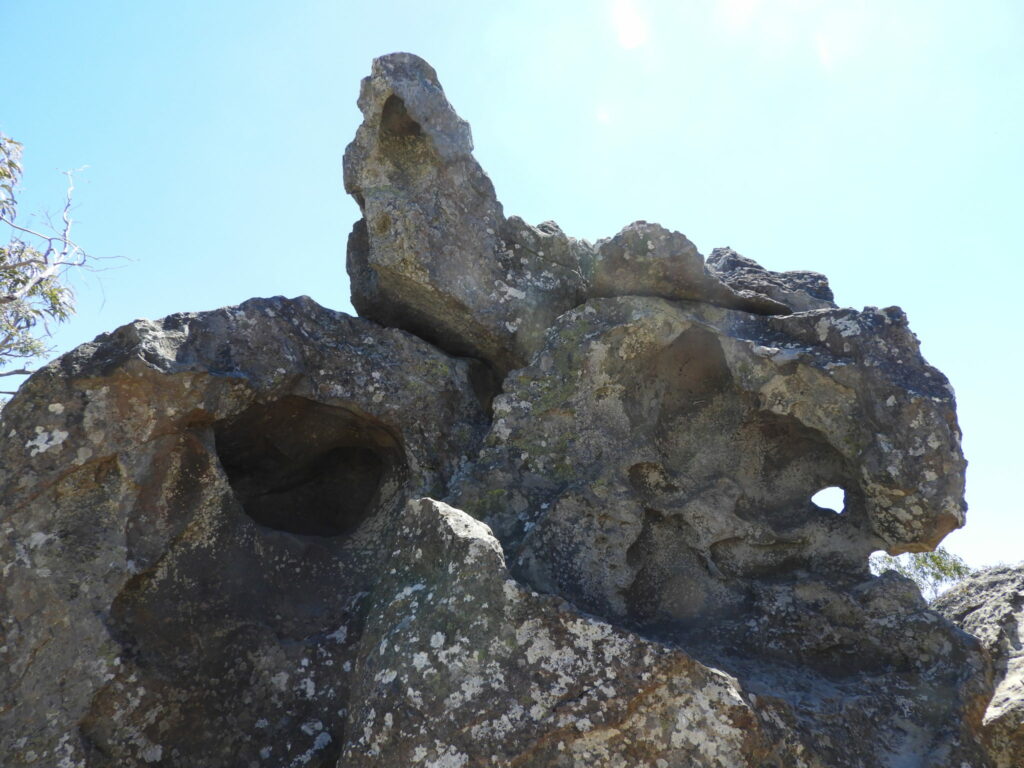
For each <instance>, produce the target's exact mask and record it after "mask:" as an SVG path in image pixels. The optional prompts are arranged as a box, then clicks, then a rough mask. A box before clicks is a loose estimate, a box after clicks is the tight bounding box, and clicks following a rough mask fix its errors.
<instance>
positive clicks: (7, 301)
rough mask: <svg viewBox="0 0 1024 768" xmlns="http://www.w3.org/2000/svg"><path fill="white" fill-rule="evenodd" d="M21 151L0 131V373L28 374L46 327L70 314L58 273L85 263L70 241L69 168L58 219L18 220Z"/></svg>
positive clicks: (42, 347)
mask: <svg viewBox="0 0 1024 768" xmlns="http://www.w3.org/2000/svg"><path fill="white" fill-rule="evenodd" d="M21 151H22V145H21V144H20V143H19V142H17V141H14V140H13V139H11V138H9V137H7V136H4V135H3V134H0V224H3V225H4V226H5V227H6V228H7V230H8V231H9V234H8V236H7V237H8V242H7V243H6V244H0V377H2V376H15V375H19V374H24V373H29V372H30V371H29V370H28V368H27V367H26V364H27V363H28V362H30V361H31V360H33V359H34V358H37V357H39V356H40V355H42V354H44V353H45V352H46V351H47V349H48V347H47V344H46V339H47V338H48V337H49V336H50V333H51V325H52V324H53V323H59V322H62V321H64V320H66V319H67V318H68V317H70V316H71V314H72V313H73V312H74V296H73V294H72V292H71V290H70V288H68V287H67V286H66V285H65V284H64V282H63V277H64V275H65V273H66V272H67V270H69V269H73V268H76V267H85V266H87V265H88V264H89V262H90V257H89V255H88V254H87V253H86V252H85V251H84V250H82V248H80V247H79V246H78V245H76V244H75V242H74V241H73V240H72V239H71V224H72V221H71V215H70V212H71V196H72V192H73V191H74V184H73V176H72V174H71V173H70V172H67V174H66V175H67V177H68V188H67V196H66V199H65V201H64V207H63V210H62V211H61V215H60V221H59V222H57V223H56V224H53V223H51V225H50V226H49V227H48V230H49V231H47V232H43V231H39V230H36V229H30V228H28V227H25V226H22V225H21V224H19V223H18V201H17V197H16V192H17V189H18V183H19V182H20V180H21V172H22V168H21ZM12 364H14V365H13V366H12ZM5 394H11V393H10V392H6V393H5Z"/></svg>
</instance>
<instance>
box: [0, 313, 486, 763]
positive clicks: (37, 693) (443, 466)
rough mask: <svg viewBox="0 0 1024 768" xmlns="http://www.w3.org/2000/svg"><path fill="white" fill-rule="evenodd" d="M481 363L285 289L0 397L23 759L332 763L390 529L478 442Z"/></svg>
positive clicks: (5, 534) (167, 325)
mask: <svg viewBox="0 0 1024 768" xmlns="http://www.w3.org/2000/svg"><path fill="white" fill-rule="evenodd" d="M473 365H475V364H472V363H469V362H467V361H464V360H455V359H453V358H450V357H448V356H447V355H444V354H443V353H441V352H439V351H437V350H436V349H434V348H432V347H431V346H429V345H428V344H426V343H425V342H422V341H420V340H419V339H417V338H415V337H413V336H411V335H409V334H407V333H405V332H403V331H396V330H388V329H382V328H380V327H379V326H377V325H376V324H374V323H371V322H369V321H365V320H358V319H353V318H350V317H346V316H345V315H340V314H338V313H336V312H330V311H328V310H325V309H323V308H321V307H319V306H317V305H316V304H314V303H313V302H312V301H310V300H308V299H299V300H296V301H287V300H284V299H268V300H253V301H249V302H247V303H245V304H243V305H241V306H240V307H236V308H229V309H224V310H219V311H216V312H210V313H204V314H198V315H195V314H193V315H174V316H172V317H169V318H167V319H165V320H163V321H161V322H159V323H150V322H147V321H139V322H136V323H133V324H132V325H129V326H125V327H124V328H121V329H119V330H118V331H116V332H114V333H113V334H110V335H108V336H101V337H100V338H99V339H97V341H96V342H95V343H93V344H88V345H85V346H83V347H80V348H79V349H77V350H76V351H75V352H73V353H71V354H70V355H67V356H65V357H64V358H62V359H60V360H58V361H57V362H56V363H54V364H51V365H50V366H49V367H48V368H46V369H44V370H43V371H41V372H40V373H38V374H36V375H35V376H34V377H33V378H32V379H31V381H29V382H28V383H27V384H26V385H25V387H24V388H23V389H22V390H21V392H20V394H19V395H18V397H16V398H15V399H14V400H13V401H12V402H11V403H10V405H9V406H8V407H6V408H5V409H4V410H3V413H2V415H3V434H4V437H5V440H4V442H3V445H2V451H3V452H2V454H0V456H2V458H0V467H2V469H0V497H2V498H3V514H2V517H0V534H2V537H0V563H2V564H3V590H2V592H0V627H2V631H3V642H2V643H0V691H2V694H0V695H2V697H3V698H2V700H0V755H3V756H4V762H3V764H4V765H5V766H8V765H47V766H50V765H53V766H55V765H58V764H60V765H90V766H124V765H143V764H147V763H154V764H158V765H174V766H179V765H182V766H183V765H224V766H235V765H250V764H261V765H263V764H268V763H267V761H268V760H269V764H272V765H289V764H291V763H292V762H293V761H298V762H295V764H296V765H298V764H303V763H304V764H306V765H329V764H333V762H334V760H335V759H336V756H337V753H338V750H339V749H340V748H341V734H342V730H343V729H342V726H341V724H342V723H343V722H344V708H345V706H346V705H347V701H348V674H347V671H346V670H345V669H344V666H345V664H346V662H348V663H349V664H351V662H350V661H349V659H350V657H351V656H352V654H353V653H354V652H353V650H352V647H351V646H352V645H353V644H354V643H358V618H353V617H357V616H358V613H359V607H358V603H359V599H360V597H359V596H360V594H361V593H362V592H363V591H365V590H366V589H367V588H368V586H369V585H370V584H372V582H373V581H374V579H376V577H377V576H376V574H377V571H378V570H379V568H380V563H381V562H382V560H385V559H386V558H387V557H388V556H389V551H385V550H384V549H382V547H384V546H385V544H384V541H383V539H382V537H381V536H380V534H379V528H380V526H381V525H382V523H383V521H384V519H385V518H386V516H387V513H388V512H389V511H391V510H394V509H399V510H400V509H401V508H402V507H403V506H404V504H405V501H406V499H407V498H409V497H410V496H412V497H416V496H421V495H424V494H433V495H444V493H445V488H446V483H447V480H448V478H449V476H450V475H451V474H452V473H453V471H454V470H455V468H456V467H457V466H458V465H459V464H460V463H461V462H464V461H466V460H467V458H468V457H469V455H471V454H472V452H473V446H474V445H475V443H476V442H477V439H478V436H479V435H480V433H481V428H482V426H483V424H484V412H483V407H482V404H481V403H480V401H479V399H478V397H477V396H476V394H475V392H474V390H473V386H472V381H471V379H472V370H471V369H472V367H473ZM262 750H268V752H267V755H263V754H262ZM314 758H315V759H314ZM62 761H63V762H62Z"/></svg>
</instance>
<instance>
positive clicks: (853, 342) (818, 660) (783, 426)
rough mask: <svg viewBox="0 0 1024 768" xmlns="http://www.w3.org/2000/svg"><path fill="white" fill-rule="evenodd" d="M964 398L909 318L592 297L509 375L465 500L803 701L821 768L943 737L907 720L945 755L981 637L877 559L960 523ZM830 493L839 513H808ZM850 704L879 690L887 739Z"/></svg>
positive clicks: (659, 631) (544, 579)
mask: <svg viewBox="0 0 1024 768" xmlns="http://www.w3.org/2000/svg"><path fill="white" fill-rule="evenodd" d="M953 408H954V404H953V398H952V394H951V392H950V390H949V388H948V386H947V383H946V381H945V378H944V377H943V376H942V375H941V374H940V373H939V372H938V371H936V370H935V369H933V368H931V367H929V366H928V365H927V364H926V363H924V361H923V360H922V359H921V358H920V355H919V353H918V351H917V346H916V341H915V340H914V339H913V336H912V334H910V333H909V331H908V330H907V328H906V323H905V318H904V316H903V315H902V313H900V312H898V311H896V310H866V311H864V312H860V313H858V312H854V311H852V310H824V311H818V312H811V313H803V314H794V315H789V316H784V317H780V316H771V317H762V316H757V315H751V314H748V313H742V312H736V311H731V310H726V309H722V308H719V307H714V306H711V305H709V304H704V303H692V302H668V301H665V300H662V299H653V298H646V297H644V298H641V297H620V298H613V299H593V300H590V301H588V302H587V303H586V304H584V305H583V306H581V307H578V308H576V309H574V310H572V311H570V312H568V313H566V314H565V315H563V316H562V317H561V318H559V320H558V321H557V323H556V324H555V326H554V327H553V328H552V330H551V332H550V333H549V336H548V340H547V344H546V346H545V347H544V348H543V349H542V350H541V351H540V352H539V353H538V354H537V356H536V357H535V360H534V363H533V364H532V365H530V366H528V367H526V368H523V369H521V370H518V371H515V372H514V373H512V374H511V375H510V376H509V377H508V379H506V382H505V386H504V392H503V394H502V395H500V396H499V397H498V398H496V400H495V402H494V414H495V421H494V426H493V427H492V429H491V432H490V434H489V435H488V436H487V439H486V441H485V444H484V448H483V450H482V451H481V454H480V457H479V458H478V459H477V461H476V462H475V463H474V464H473V465H471V466H468V467H467V469H466V472H465V474H464V475H462V476H460V478H459V479H458V480H457V483H456V492H455V493H454V494H453V496H452V503H454V504H456V505H457V506H460V507H461V508H463V509H465V510H466V511H467V512H469V513H470V514H472V515H473V516H474V517H477V518H480V519H482V520H484V521H486V522H487V523H488V524H489V525H491V526H492V528H493V529H494V531H495V533H496V535H497V536H498V538H499V539H500V540H501V541H502V543H503V544H504V545H505V551H506V553H507V555H508V557H509V562H510V565H511V570H512V572H513V573H514V574H515V575H516V576H517V577H518V578H519V579H520V580H522V581H523V582H525V583H527V584H530V585H531V586H533V587H534V588H535V589H537V590H539V591H543V592H547V593H551V594H557V595H561V596H563V597H566V598H567V599H569V600H571V601H572V602H573V604H575V605H577V606H579V607H580V608H582V609H583V610H585V611H589V612H592V613H594V614H596V615H599V616H602V617H604V618H606V619H607V620H609V621H611V622H614V623H616V624H619V625H624V626H629V627H632V628H634V629H635V630H636V631H638V632H640V633H642V634H644V635H645V636H648V637H653V638H657V639H659V640H661V641H663V642H668V643H673V644H678V645H679V646H681V647H682V648H685V649H686V650H687V651H688V652H690V653H693V654H695V655H696V656H697V657H698V658H700V659H702V660H704V661H707V662H708V663H712V664H713V665H714V666H716V667H718V668H720V669H724V670H726V671H727V672H729V673H730V674H734V675H735V676H736V677H737V678H738V679H739V680H740V682H741V683H742V684H743V685H744V686H749V687H750V689H751V690H756V691H758V692H759V693H765V692H770V693H771V695H773V696H775V697H778V698H780V699H782V700H785V701H788V702H789V703H790V705H791V706H792V710H791V711H790V714H789V716H790V717H792V719H793V721H794V722H798V723H799V725H798V726H795V727H797V728H798V731H799V733H800V734H801V736H800V738H801V739H804V740H805V741H804V743H805V745H806V749H807V750H808V753H809V754H816V755H818V756H819V759H821V760H822V761H823V763H824V764H826V765H865V766H867V765H885V764H887V763H886V761H887V760H894V759H895V757H894V755H895V754H897V753H899V752H900V751H901V750H907V749H911V748H913V749H918V748H919V746H912V745H914V744H919V742H920V741H921V739H931V738H932V737H930V736H927V732H928V731H927V728H926V727H924V726H920V725H919V726H916V727H914V728H910V727H909V726H908V725H907V723H906V722H901V724H900V725H899V726H896V725H893V726H892V727H891V728H890V727H889V726H888V725H886V724H887V723H893V722H894V721H893V720H892V718H893V717H895V713H896V712H898V711H905V712H911V711H912V712H913V715H910V716H909V718H908V720H909V721H910V722H915V723H919V724H923V723H926V722H934V721H937V720H942V721H945V722H948V723H960V724H961V726H958V728H954V729H951V730H950V731H949V732H948V734H947V738H948V741H946V742H936V743H933V744H932V746H931V747H930V748H929V749H934V750H938V751H937V752H936V754H938V753H940V752H942V750H949V751H950V752H951V753H956V754H960V755H962V756H969V755H970V754H971V753H970V749H971V747H970V746H969V745H970V743H971V738H972V737H971V731H970V728H969V727H968V726H967V725H966V723H967V722H969V718H968V716H967V714H966V713H967V711H968V710H969V709H970V708H971V707H972V706H974V702H975V699H976V698H977V697H978V696H982V695H983V693H984V682H983V677H984V675H983V670H984V661H983V659H982V658H981V656H980V654H979V651H978V648H977V646H976V644H974V643H972V642H971V641H970V640H969V639H967V638H966V637H965V636H963V635H962V634H961V633H959V632H957V631H956V629H955V628H954V627H952V626H951V625H949V624H947V623H945V622H941V621H937V620H936V617H935V616H934V614H931V613H930V612H928V611H927V609H926V607H925V605H924V603H923V602H922V601H921V599H920V596H919V595H918V594H917V593H916V590H913V589H911V590H910V591H909V592H907V591H906V590H903V589H902V588H901V587H900V586H899V585H898V584H894V583H893V582H891V581H881V582H880V581H879V580H878V579H874V578H872V577H871V576H870V575H869V574H868V572H867V565H866V563H867V557H868V555H869V553H870V552H871V551H873V550H877V549H881V548H884V549H888V550H889V551H893V552H899V551H907V550H918V549H925V548H928V547H931V546H934V545H935V544H936V543H937V542H938V541H939V540H941V538H942V537H943V536H944V535H945V534H946V533H947V532H948V531H949V530H951V529H953V528H955V527H957V526H958V525H960V524H962V522H963V513H964V504H963V470H964V461H963V457H962V455H961V453H960V447H959V432H958V430H957V429H956V422H955V415H954V410H953ZM830 486H838V487H841V488H843V489H844V490H845V491H846V507H845V509H844V510H843V512H842V514H839V515H837V514H835V513H834V512H832V511H831V510H825V509H821V508H818V507H817V506H815V505H814V504H813V503H812V502H811V497H812V496H813V495H814V494H815V492H817V491H818V490H820V489H822V488H824V487H830ZM939 648H943V649H945V651H944V652H943V654H941V655H940V654H938V651H937V649H939ZM925 649H931V650H925ZM953 658H955V659H956V662H955V663H951V660H952V659H953ZM879 676H884V679H885V683H884V686H879ZM835 686H840V687H841V689H842V691H843V693H842V694H841V695H840V694H838V693H837V692H836V688H835ZM936 688H940V689H941V690H942V691H943V694H942V695H935V694H934V693H933V692H932V691H934V690H935V689H936ZM896 691H899V694H898V695H897V694H896ZM819 697H820V698H819ZM844 698H849V699H853V700H857V701H868V700H874V701H876V704H874V705H873V706H874V707H877V709H875V710H874V714H872V715H870V716H868V714H867V713H866V711H861V712H860V714H859V715H858V717H863V718H866V720H865V722H875V723H877V724H878V725H877V730H876V731H875V732H874V735H873V736H871V737H870V738H868V737H867V736H866V731H865V732H864V738H863V739H862V738H860V737H858V738H854V737H853V734H854V731H853V730H850V728H851V727H852V726H850V724H849V723H846V722H844V723H843V724H842V725H837V723H836V720H835V719H834V715H833V714H832V713H834V712H835V710H836V708H837V707H838V708H843V707H845V706H846V705H844V704H840V701H842V700H843V699H844ZM897 699H898V700H899V702H900V703H899V704H897V703H896V701H897ZM811 700H813V701H815V702H816V704H815V705H814V706H813V707H809V706H808V705H807V704H806V702H808V701H811ZM799 702H803V704H800V703H799ZM803 709H807V710H809V711H803ZM798 713H799V714H798ZM814 713H817V714H814ZM850 714H851V716H852V712H851V713H850ZM860 727H861V726H856V728H860ZM824 734H827V736H825V735H824ZM850 742H857V744H858V745H860V746H858V747H857V748H851V747H849V746H846V747H844V750H845V757H844V756H842V755H840V754H839V753H834V752H832V751H831V749H830V748H829V747H828V746H827V745H828V743H844V744H849V743H850ZM862 742H863V743H862ZM958 750H964V751H958ZM844 759H845V760H847V762H841V760H844ZM931 759H937V758H931ZM954 764H955V763H954Z"/></svg>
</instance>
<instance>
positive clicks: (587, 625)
mask: <svg viewBox="0 0 1024 768" xmlns="http://www.w3.org/2000/svg"><path fill="white" fill-rule="evenodd" d="M359 104H360V108H361V109H362V111H363V115H364V122H363V124H362V126H361V127H360V129H359V132H358V134H357V136H356V139H355V141H354V142H353V143H352V144H351V145H350V146H349V148H348V150H347V151H346V155H345V183H346V188H347V189H348V190H349V191H350V192H351V193H352V194H353V195H354V196H355V197H356V199H357V201H358V203H359V205H360V207H361V209H362V214H363V219H362V220H361V221H360V222H359V223H357V224H356V226H355V228H354V230H353V233H352V236H351V237H350V240H349V252H348V265H349V271H350V275H351V278H352V287H353V303H354V304H355V306H356V307H357V308H358V309H359V311H360V312H361V313H362V314H363V315H365V316H366V319H355V318H350V317H347V316H345V315H342V314H339V313H335V312H331V311H329V310H326V309H323V308H321V307H319V306H317V305H316V304H314V303H313V302H311V301H310V300H308V299H297V300H285V299H280V298H278V299H266V300H252V301H250V302H247V303H245V304H243V305H241V306H240V307H234V308H226V309H222V310H217V311H215V312H209V313H202V314H190V315H174V316H171V317H169V318H166V319H164V320H162V321H159V322H155V323H153V322H149V321H137V322H135V323H133V324H131V325H128V326H125V327H124V328H122V329H120V330H118V331H116V332H114V333H113V334H109V335H105V336H101V337H100V338H98V339H97V340H96V341H95V342H93V343H92V344H87V345H84V346H83V347H80V348H79V349H77V350H75V351H74V352H72V353H70V354H68V355H66V356H64V357H63V358H61V359H60V360H58V361H56V362H54V363H53V364H51V365H50V366H48V367H47V368H45V369H44V370H43V371H41V372H40V373H38V374H37V375H35V376H34V377H32V378H31V379H30V380H29V382H27V383H26V385H25V386H24V387H23V388H22V390H21V391H20V392H19V394H18V395H17V396H16V397H15V398H14V400H12V402H11V403H10V405H9V406H7V407H6V408H5V409H4V410H3V411H2V412H0V419H2V421H0V461H2V463H0V494H2V496H0V499H2V507H0V568H2V573H3V582H2V584H0V631H2V632H3V636H2V638H0V754H2V755H3V756H4V757H3V759H4V760H5V761H6V762H4V765H5V766H6V765H11V766H18V767H19V768H20V767H21V766H38V765H59V766H75V767H78V766H83V767H84V766H89V767H90V768H91V767H93V766H133V765H159V766H174V767H178V766H182V767H184V766H199V765H201V766H204V767H208V766H239V765H244V766H247V768H248V767H250V766H311V767H314V768H315V767H316V766H334V765H337V766H370V765H374V766H377V765H423V766H429V768H467V767H469V766H507V767H508V768H512V767H513V766H580V767H581V768H582V766H648V767H649V768H667V767H668V766H683V765H686V766H689V765H694V766H717V767H720V768H732V767H733V766H757V768H791V767H799V766H806V767H807V768H825V767H826V766H828V767H835V768H845V767H850V768H878V767H880V766H881V767H884V768H912V767H914V766H921V767H922V768H924V767H925V766H928V767H929V768H942V767H948V768H964V766H970V768H985V766H987V765H989V762H990V760H989V757H988V756H987V753H986V752H985V749H984V747H983V745H982V742H981V734H982V717H983V715H984V713H985V708H986V706H988V702H989V700H990V698H991V694H992V683H991V669H990V667H989V662H988V657H987V656H986V654H985V653H984V651H983V650H982V648H981V645H980V643H979V642H978V641H977V640H975V639H974V638H972V637H970V636H969V635H968V634H966V633H964V632H962V631H961V630H959V629H957V628H956V627H955V626H954V625H953V624H952V623H950V622H949V621H947V620H946V619H944V618H942V617H941V616H940V615H939V614H937V613H935V612H933V611H931V610H929V609H928V607H927V606H926V604H925V603H924V602H923V600H922V599H921V597H920V594H919V593H918V591H917V589H916V587H914V586H913V584H911V583H910V582H908V581H906V580H904V579H902V578H900V577H898V576H896V575H894V574H888V575H886V576H883V577H880V578H876V577H873V576H872V575H871V574H870V573H869V572H868V569H867V556H868V554H869V553H870V552H872V551H874V550H877V549H886V550H888V551H889V552H892V553H897V552H901V551H913V550H922V549H928V548H930V547H934V546H935V545H936V544H937V543H938V542H939V541H940V540H941V539H942V538H943V536H945V535H946V533H948V532H949V531H950V530H952V529H954V528H957V527H959V526H961V525H963V524H964V515H965V504H964V500H963V483H964V466H965V465H964V460H963V456H962V454H961V452H960V446H959V438H960V434H959V429H958V426H957V423H956V416H955V403H954V400H953V395H952V390H951V389H950V387H949V385H948V383H947V381H946V379H945V378H944V377H943V376H942V374H941V373H939V372H938V371H937V370H935V369H934V368H931V367H930V366H929V365H928V364H927V363H926V362H925V361H924V360H923V359H922V358H921V355H920V352H919V350H918V345H917V341H916V339H915V337H914V336H913V334H912V333H911V332H910V330H909V328H908V326H907V321H906V318H905V316H904V315H903V313H902V312H901V311H900V310H899V309H898V308H888V309H882V310H879V309H874V308H868V309H865V310H864V311H862V312H857V311H854V310H851V309H839V308H836V307H835V306H834V304H833V303H832V294H831V291H830V289H829V287H828V283H827V281H826V280H825V278H824V277H823V276H821V275H818V274H817V273H810V272H784V273H776V272H771V271H768V270H766V269H764V268H762V267H760V266H759V265H758V264H756V262H753V261H751V260H749V259H745V258H744V257H741V256H739V255H738V254H736V253H735V252H732V251H729V250H727V249H723V250H720V251H716V252H715V253H714V254H713V255H712V258H711V259H710V260H709V261H708V262H707V263H705V262H704V260H703V258H702V257H701V255H700V254H699V252H698V251H697V249H696V248H695V246H694V245H693V244H692V243H691V242H690V241H689V240H687V239H686V238H685V237H684V236H683V235H682V234H680V233H678V232H672V231H670V230H667V229H665V228H663V227H660V226H659V225H656V224H648V223H646V222H636V223H634V224H631V225H629V226H627V227H626V228H624V229H623V230H622V231H620V232H619V233H618V234H617V235H615V236H614V237H611V238H609V239H606V240H601V241H599V242H598V243H596V244H590V243H588V242H586V241H583V240H577V239H574V238H572V237H569V236H568V235H566V234H565V233H564V232H563V231H562V230H561V229H560V228H559V227H558V226H557V225H556V224H554V223H553V222H545V223H543V224H540V225H538V226H532V225H530V224H527V223H526V222H524V221H522V220H521V219H519V218H517V217H514V216H513V217H507V218H506V217H505V215H504V213H503V211H502V208H501V206H500V204H499V203H498V201H497V198H496V196H495V193H494V190H493V187H492V186H491V183H490V181H489V179H488V178H487V176H486V175H485V174H484V173H483V171H482V170H481V169H480V167H479V165H478V164H477V163H476V161H475V160H474V159H473V157H472V141H471V139H470V133H469V127H468V125H467V124H466V123H465V122H464V121H463V120H461V118H459V117H458V115H457V114H456V113H455V111H454V110H453V109H452V107H451V105H450V104H448V102H447V100H446V99H445V97H444V94H443V91H442V90H441V87H440V85H439V84H438V81H437V77H436V75H435V73H434V71H433V70H432V69H431V68H430V67H429V65H427V64H426V63H425V62H423V61H422V60H420V59H418V58H416V57H414V56H411V55H409V54H394V55H391V56H387V57H383V58H381V59H378V60H377V61H376V62H374V68H373V72H372V74H371V76H370V77H369V78H367V79H366V80H365V81H364V82H363V86H362V90H361V93H360V99H359ZM830 486H837V487H840V488H842V489H844V490H845V492H846V504H845V508H844V509H843V511H842V512H841V513H840V514H836V513H834V512H832V511H830V510H824V509H820V508H818V507H817V506H815V505H814V504H813V503H812V502H811V497H812V496H813V495H814V494H815V493H816V492H817V491H818V490H820V489H822V488H824V487H830Z"/></svg>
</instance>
